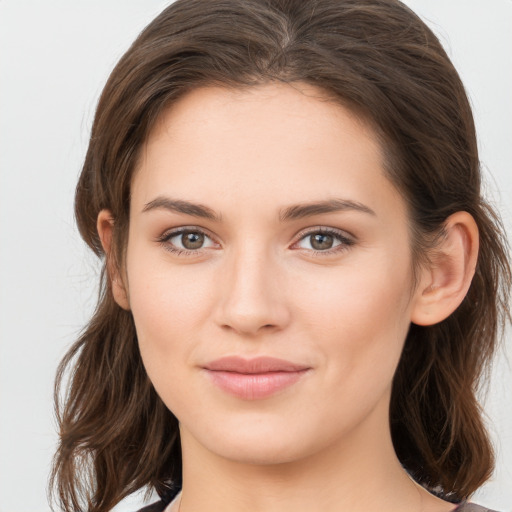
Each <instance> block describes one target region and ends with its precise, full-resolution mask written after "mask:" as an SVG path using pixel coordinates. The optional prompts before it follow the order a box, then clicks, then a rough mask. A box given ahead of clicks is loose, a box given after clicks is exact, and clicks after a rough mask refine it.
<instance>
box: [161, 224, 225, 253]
mask: <svg viewBox="0 0 512 512" xmlns="http://www.w3.org/2000/svg"><path fill="white" fill-rule="evenodd" d="M182 233H200V234H201V235H204V236H205V237H207V238H209V239H210V240H211V241H212V242H213V243H214V244H216V245H220V244H219V243H218V242H217V240H216V239H215V237H214V236H212V235H211V233H210V232H209V231H208V230H206V229H204V228H201V227H199V226H179V227H175V228H170V229H167V230H165V231H164V232H163V233H162V234H161V235H160V236H158V237H157V238H156V241H157V242H159V243H160V244H161V245H163V246H164V248H165V250H167V251H169V252H171V253H174V254H189V255H198V254H201V253H202V252H203V251H204V250H207V249H211V247H200V248H199V249H181V248H179V247H174V246H173V247H171V245H170V244H169V240H171V238H174V237H175V236H178V235H180V234H182Z"/></svg>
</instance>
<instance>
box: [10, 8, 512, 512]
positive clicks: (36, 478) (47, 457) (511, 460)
mask: <svg viewBox="0 0 512 512" xmlns="http://www.w3.org/2000/svg"><path fill="white" fill-rule="evenodd" d="M168 3H169V2H164V1H162V0H87V1H85V0H73V1H72V2H70V1H69V0H46V1H44V2H42V1H38V0H0V512H38V511H43V512H47V511H48V510H49V505H48V503H47V497H46V484H47V478H48V473H49V469H50V461H51V457H52V454H53V451H54V449H55V444H56V440H57V433H56V426H55V421H54V418H53V403H52V391H53V388H52V386H53V378H54V374H55V369H56V366H57V364H58V361H59V360H60V358H61V357H62V356H63V355H64V353H65V351H66V348H67V347H69V345H70V344H71V343H72V342H73V341H74V339H75V338H76V335H77V333H78V332H79V330H80V328H81V327H82V326H83V325H84V323H85V322H86V321H87V320H88V317H89V315H90V313H91V310H92V308H93V307H94V304H95V299H96V295H95V293H96V282H97V272H98V265H97V263H96V261H95V260H94V258H93V257H92V256H91V255H89V254H88V252H87V251H86V249H85V246H84V244H83V243H82V242H81V240H80V238H79V237H78V235H77V232H76V229H75V225H74V219H73V211H72V203H73V193H74V187H75V182H76V179H77V176H78V173H79V170H80V166H81V162H82V159H83V157H84V154H85V150H86V146H87V141H88V136H89V130H90V126H91V123H92V119H93V114H94V109H95V105H96V102H97V99H98V96H99V93H100V91H101V89H102V86H103V84H104V83H105V80H106V78H107V76H108V74H109V72H110V71H111V69H112V68H113V66H114V64H115V63H116V61H117V60H118V59H119V57H120V56H121V55H122V53H123V52H124V51H125V50H126V49H127V48H128V46H129V44H130V43H131V42H132V41H133V39H134V38H135V37H136V35H137V34H138V33H139V32H140V30H141V29H142V28H143V27H144V26H145V25H146V24H147V23H148V22H149V21H150V20H151V19H152V18H153V17H154V16H155V15H156V14H158V13H159V12H160V11H161V10H162V9H163V8H164V7H165V6H166V5H167V4H168ZM406 3H407V4H409V5H410V6H411V7H412V8H413V9H414V10H415V11H416V12H417V13H418V14H420V15H421V16H422V17H423V19H425V20H426V21H427V23H428V24H429V25H430V26H431V27H432V28H433V30H434V31H435V32H436V33H437V34H438V36H439V37H440V39H441V41H442V42H443V44H444V45H445V47H446V49H447V51H448V53H449V55H450V56H451V57H452V59H453V61H454V63H455V65H456V67H457V68H458V69H459V72H460V74H461V76H462V79H463V81H464V83H465V85H466V87H467V90H468V94H469V96H470V98H471V101H472V104H473V106H474V113H475V117H476V124H477V129H478V133H479V147H480V151H481V160H482V164H483V167H484V170H485V175H486V182H487V185H486V189H487V192H488V196H489V197H490V198H491V200H492V202H493V203H494V204H497V205H498V208H499V209H500V210H501V211H502V214H503V216H504V219H505V223H506V225H507V229H508V231H509V233H511V232H512V229H511V226H512V201H511V197H512V173H511V170H510V169H511V162H512V57H511V55H512V2H511V1H510V0H487V1H485V2H484V1H482V0H408V1H407V2H406ZM511 345H512V336H511V334H510V331H509V332H508V334H507V344H506V351H508V356H507V355H506V353H505V351H503V353H502V354H501V356H500V357H499V359H498V360H497V361H496V364H495V366H494V370H493V376H492V381H491V385H490V389H489V393H488V395H487V398H486V399H485V400H483V402H484V405H485V410H486V412H487V414H488V416H489V424H490V429H491V432H492V435H493V439H494V442H495V445H496V449H497V453H498V464H497V470H496V473H495V476H494V478H493V479H492V480H491V481H490V482H489V483H488V484H487V485H485V487H483V488H482V489H481V491H479V492H478V494H477V495H476V496H475V498H474V500H475V501H476V502H480V503H482V504H486V505H487V506H489V507H492V508H496V509H498V510H500V511H503V512H511V511H512V486H511V485H510V484H511V482H512V410H511V409H512V408H511V405H512V404H511V395H512V393H511V391H512V372H511V365H510V361H511V360H512V357H511V356H512V350H511ZM141 505H142V501H141V498H140V497H134V498H131V499H128V500H126V501H125V502H123V503H122V504H120V505H119V506H118V507H117V508H116V510H119V511H125V510H126V511H130V510H131V511H134V510H136V509H137V508H138V507H139V506H141Z"/></svg>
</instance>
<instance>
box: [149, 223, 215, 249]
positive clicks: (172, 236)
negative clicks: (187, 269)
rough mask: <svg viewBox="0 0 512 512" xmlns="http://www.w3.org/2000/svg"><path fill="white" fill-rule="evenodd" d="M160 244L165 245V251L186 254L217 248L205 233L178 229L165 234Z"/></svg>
mask: <svg viewBox="0 0 512 512" xmlns="http://www.w3.org/2000/svg"><path fill="white" fill-rule="evenodd" d="M159 242H160V243H161V244H163V245H164V247H165V249H166V250H168V251H170V252H173V253H176V254H184V253H187V251H188V252H190V253H193V252H194V251H198V252H199V251H201V250H202V249H209V248H213V247H215V245H216V244H215V242H214V241H213V240H212V239H211V238H210V237H209V236H208V235H207V234H206V233H203V231H201V230H199V229H183V228H181V229H177V230H174V231H171V232H168V233H166V234H164V235H163V236H162V237H161V238H159Z"/></svg>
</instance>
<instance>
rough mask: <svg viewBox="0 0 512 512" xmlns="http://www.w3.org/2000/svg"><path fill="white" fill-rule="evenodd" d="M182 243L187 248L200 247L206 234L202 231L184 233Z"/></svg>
mask: <svg viewBox="0 0 512 512" xmlns="http://www.w3.org/2000/svg"><path fill="white" fill-rule="evenodd" d="M181 243H182V244H183V247H185V248H186V249H199V248H200V247H201V246H202V245H203V243H204V235H202V234H200V233H184V234H183V236H182V237H181Z"/></svg>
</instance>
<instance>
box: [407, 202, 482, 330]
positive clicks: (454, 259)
mask: <svg viewBox="0 0 512 512" xmlns="http://www.w3.org/2000/svg"><path fill="white" fill-rule="evenodd" d="M478 240H479V237H478V227H477V225H476V222H475V220H474V219H473V217H472V216H471V215H470V214H469V213H467V212H457V213H454V214H453V215H451V216H450V217H448V219H447V220H446V221H445V223H444V237H443V238H442V240H441V242H440V243H439V244H438V245H437V246H436V247H435V248H434V249H433V251H434V254H433V256H432V258H431V262H430V264H429V265H428V266H425V268H424V269H422V271H421V276H420V283H419V285H418V287H417V289H416V291H415V295H414V303H413V310H412V316H411V321H412V322H413V323H415V324H418V325H434V324H437V323H439V322H441V321H442V320H444V319H445V318H447V317H449V316H450V315H451V314H452V313H453V312H454V311H455V310H456V309H457V308H458V307H459V305H460V304H461V302H462V301H463V300H464V297H465V296H466V294H467V292H468V290H469V287H470V285H471V281H472V279H473V276H474V274H475V268H476V262H477V258H478Z"/></svg>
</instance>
